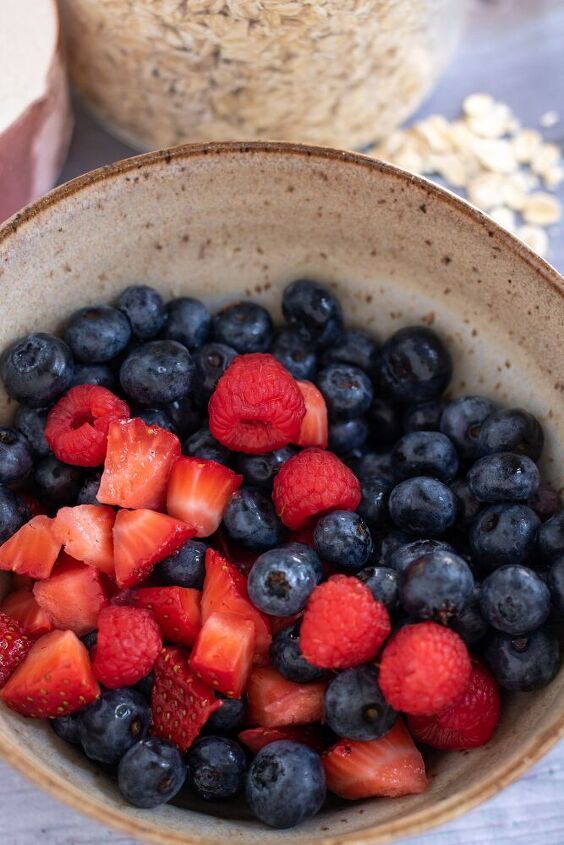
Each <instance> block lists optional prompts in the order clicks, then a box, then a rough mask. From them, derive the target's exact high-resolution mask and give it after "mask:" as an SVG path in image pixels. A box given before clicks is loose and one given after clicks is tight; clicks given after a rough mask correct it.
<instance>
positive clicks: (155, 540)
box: [113, 508, 194, 587]
mask: <svg viewBox="0 0 564 845" xmlns="http://www.w3.org/2000/svg"><path fill="white" fill-rule="evenodd" d="M113 534H114V565H115V571H116V581H117V583H118V586H119V587H133V586H134V584H138V583H139V581H143V580H144V579H145V578H146V577H147V576H148V575H149V573H150V572H151V571H152V569H153V567H154V566H155V565H156V564H157V563H159V561H161V560H164V558H165V557H168V555H171V554H172V553H173V552H175V551H176V550H177V549H179V548H180V546H182V545H184V543H185V542H186V541H187V540H189V539H190V538H191V537H193V536H194V529H193V528H191V527H190V526H189V525H186V523H184V522H180V521H179V520H178V519H173V518H172V516H166V515H165V514H162V513H157V512H156V511H151V510H147V509H145V508H142V509H140V510H136V511H126V510H123V511H119V513H118V515H117V516H116V521H115V523H114V531H113Z"/></svg>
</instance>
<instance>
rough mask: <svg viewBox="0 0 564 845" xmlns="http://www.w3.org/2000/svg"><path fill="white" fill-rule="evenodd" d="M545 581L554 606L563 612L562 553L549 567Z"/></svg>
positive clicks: (563, 566) (563, 579)
mask: <svg viewBox="0 0 564 845" xmlns="http://www.w3.org/2000/svg"><path fill="white" fill-rule="evenodd" d="M547 583H548V588H549V590H550V595H551V596H552V602H553V604H554V606H555V608H556V609H557V610H558V612H559V613H560V614H562V613H564V554H562V555H560V557H557V558H556V560H555V561H554V563H553V564H552V566H551V567H550V570H549V572H548V580H547Z"/></svg>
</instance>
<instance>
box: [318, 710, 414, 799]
mask: <svg viewBox="0 0 564 845" xmlns="http://www.w3.org/2000/svg"><path fill="white" fill-rule="evenodd" d="M322 759H323V766H324V768H325V775H326V777H327V787H328V789H330V790H331V792H334V793H335V794H336V795H339V796H340V797H341V798H350V799H354V798H371V797H372V796H382V797H387V798H400V797H401V796H402V795H416V794H417V793H419V792H424V791H425V790H426V788H427V776H426V774H425V763H424V762H423V757H422V756H421V753H420V752H419V751H418V749H417V748H416V747H415V743H414V742H413V740H412V738H411V736H410V735H409V733H408V731H407V729H406V727H405V725H404V724H403V722H402V720H401V719H399V718H398V719H397V720H396V723H395V725H394V727H393V728H392V729H391V731H388V733H387V734H385V735H384V736H383V737H381V738H380V739H373V740H369V741H368V742H353V741H351V740H349V739H342V740H341V741H340V742H338V743H337V745H335V746H333V748H331V750H330V751H328V752H327V753H326V754H324V755H323V758H322Z"/></svg>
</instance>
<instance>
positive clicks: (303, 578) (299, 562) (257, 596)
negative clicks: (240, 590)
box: [247, 543, 321, 616]
mask: <svg viewBox="0 0 564 845" xmlns="http://www.w3.org/2000/svg"><path fill="white" fill-rule="evenodd" d="M315 558H316V555H315V552H314V551H313V549H311V548H310V547H309V546H306V545H304V544H303V543H286V544H285V545H283V546H279V547H278V548H276V549H270V550H269V551H266V552H263V553H262V554H261V555H259V557H258V558H257V559H256V561H255V562H254V564H253V567H252V569H251V571H250V573H249V577H248V580H247V588H248V590H249V598H250V599H251V601H252V603H253V604H254V605H255V607H258V609H259V610H262V612H263V613H270V614H271V615H272V616H293V614H294V613H299V612H300V610H303V609H304V607H305V604H306V602H307V600H308V598H309V596H310V594H311V592H312V590H313V589H314V588H315V587H316V586H317V584H318V583H319V580H320V577H319V576H320V569H321V565H320V563H319V561H318V560H316V559H315Z"/></svg>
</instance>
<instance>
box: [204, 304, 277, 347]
mask: <svg viewBox="0 0 564 845" xmlns="http://www.w3.org/2000/svg"><path fill="white" fill-rule="evenodd" d="M212 334H213V339H214V340H215V341H218V342H219V343H225V344H226V345H227V346H231V347H233V349H235V350H236V351H237V352H239V353H245V352H268V350H269V349H270V346H271V344H272V338H273V334H274V331H273V328H272V320H271V318H270V314H269V313H268V311H267V310H266V308H263V307H262V306H261V305H257V303H256V302H235V303H234V304H233V305H227V306H226V307H225V308H222V310H221V311H220V312H219V314H216V315H215V317H214V318H213V320H212Z"/></svg>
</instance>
